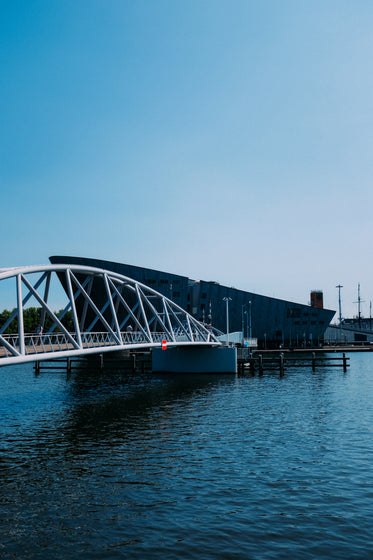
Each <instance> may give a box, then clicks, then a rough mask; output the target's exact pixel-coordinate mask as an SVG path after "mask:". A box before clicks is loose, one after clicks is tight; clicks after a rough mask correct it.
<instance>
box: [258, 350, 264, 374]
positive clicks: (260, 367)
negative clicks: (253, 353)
mask: <svg viewBox="0 0 373 560" xmlns="http://www.w3.org/2000/svg"><path fill="white" fill-rule="evenodd" d="M258 360H259V375H263V355H262V354H259V356H258Z"/></svg>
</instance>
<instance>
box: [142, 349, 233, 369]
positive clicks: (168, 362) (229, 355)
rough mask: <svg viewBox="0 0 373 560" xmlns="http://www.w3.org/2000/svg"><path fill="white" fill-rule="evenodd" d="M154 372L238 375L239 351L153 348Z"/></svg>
mask: <svg viewBox="0 0 373 560" xmlns="http://www.w3.org/2000/svg"><path fill="white" fill-rule="evenodd" d="M152 371H153V372H158V373H161V372H162V373H237V349H236V348H227V347H218V348H214V347H205V346H195V347H183V346H180V347H179V348H168V349H167V350H162V349H161V348H153V350H152Z"/></svg>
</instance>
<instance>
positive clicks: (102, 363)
mask: <svg viewBox="0 0 373 560" xmlns="http://www.w3.org/2000/svg"><path fill="white" fill-rule="evenodd" d="M99 356H100V371H102V370H103V369H104V355H103V354H100V355H99Z"/></svg>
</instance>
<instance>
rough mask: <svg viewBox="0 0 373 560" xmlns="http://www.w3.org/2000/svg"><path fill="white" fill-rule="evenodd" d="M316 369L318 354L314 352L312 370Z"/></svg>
mask: <svg viewBox="0 0 373 560" xmlns="http://www.w3.org/2000/svg"><path fill="white" fill-rule="evenodd" d="M315 370H316V354H315V352H312V371H315Z"/></svg>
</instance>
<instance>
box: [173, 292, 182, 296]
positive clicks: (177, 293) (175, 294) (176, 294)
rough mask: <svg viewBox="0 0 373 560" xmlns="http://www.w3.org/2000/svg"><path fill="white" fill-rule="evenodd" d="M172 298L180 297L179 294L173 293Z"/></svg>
mask: <svg viewBox="0 0 373 560" xmlns="http://www.w3.org/2000/svg"><path fill="white" fill-rule="evenodd" d="M172 295H173V296H174V297H180V292H173V294H172Z"/></svg>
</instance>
